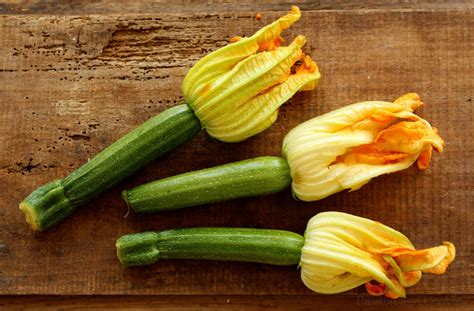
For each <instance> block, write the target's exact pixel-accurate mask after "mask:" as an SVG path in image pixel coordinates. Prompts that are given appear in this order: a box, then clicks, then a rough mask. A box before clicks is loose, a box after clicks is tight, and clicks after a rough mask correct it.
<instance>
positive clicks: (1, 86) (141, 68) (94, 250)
mask: <svg viewBox="0 0 474 311" xmlns="http://www.w3.org/2000/svg"><path fill="white" fill-rule="evenodd" d="M262 13H263V19H262V20H261V21H256V20H255V19H254V18H253V16H254V12H251V13H249V12H237V13H228V12H223V13H181V14H151V15H146V14H126V15H89V16H46V15H45V16H3V17H1V18H0V27H1V31H0V55H1V61H2V64H1V70H0V103H1V109H2V114H1V115H0V146H2V148H1V150H0V184H1V185H3V191H2V192H3V193H2V194H1V195H0V206H2V208H1V209H0V240H1V244H2V247H1V248H0V255H1V256H0V293H2V294H71V295H87V294H105V295H109V294H117V295H119V294H129V295H150V294H159V295H172V294H173V295H215V294H220V295H248V294H253V295H312V293H311V292H310V291H308V290H307V289H306V288H305V287H304V286H303V285H302V283H301V282H300V280H299V274H298V271H297V269H296V268H295V267H271V266H264V265H257V264H245V263H217V262H200V261H163V262H161V263H159V264H156V265H154V266H150V267H145V268H133V269H123V268H122V267H121V266H120V264H119V263H118V261H117V259H116V256H115V247H114V242H115V239H116V238H117V237H118V236H120V235H122V234H125V233H131V232H137V231H143V230H161V229H166V228H174V227H189V226H245V227H259V228H280V229H287V230H293V231H295V232H300V233H302V232H303V230H304V228H305V225H306V221H307V220H308V219H309V218H310V217H311V216H312V215H314V214H316V213H317V212H320V211H327V210H339V211H344V212H348V213H352V214H356V215H360V216H364V217H368V218H372V219H374V220H378V221H381V222H383V223H385V224H387V225H390V226H392V227H394V228H396V229H398V230H400V231H402V232H404V233H405V234H406V235H407V236H409V237H410V238H411V240H412V241H413V242H414V244H415V245H416V246H418V247H420V248H422V247H429V246H433V245H437V244H439V243H440V242H442V241H444V240H449V241H452V242H454V243H455V244H456V246H457V250H458V255H457V259H456V261H455V263H454V264H453V265H452V266H451V267H450V269H449V270H448V272H447V273H446V274H445V275H443V276H429V275H426V276H424V277H423V279H422V281H421V282H420V283H419V284H418V285H417V286H415V287H413V288H411V289H409V290H408V294H409V295H410V294H411V295H435V294H458V295H460V294H467V295H472V294H474V288H473V284H472V279H473V277H474V272H473V265H472V262H473V260H472V250H473V240H472V233H473V229H472V228H473V226H472V221H471V219H472V216H473V212H472V210H471V206H470V205H471V203H472V199H473V187H472V184H473V177H472V176H473V168H474V166H473V164H472V163H473V162H472V160H473V143H472V133H473V108H472V98H473V96H474V94H473V89H474V88H473V85H474V84H473V77H472V71H473V64H474V53H473V34H472V29H473V27H474V13H473V12H472V11H470V10H457V9H451V10H447V11H439V10H433V11H431V10H421V11H416V12H411V11H409V10H403V9H401V10H390V11H380V10H376V11H367V10H363V11H344V10H340V11H307V12H304V13H303V17H302V19H301V20H300V21H299V22H298V23H297V24H296V25H295V26H294V27H292V29H291V30H290V31H288V32H286V33H285V37H286V38H287V39H288V40H287V41H289V40H291V38H292V37H294V36H295V35H296V34H305V35H306V36H307V37H308V44H307V46H306V48H305V51H306V52H307V53H308V54H310V55H311V56H312V57H313V58H314V59H315V60H316V61H317V63H318V64H319V66H320V68H321V72H322V79H321V83H320V86H319V88H318V90H317V91H316V92H314V93H302V94H299V95H297V96H295V97H294V98H293V99H292V100H291V101H290V102H289V103H288V104H287V105H286V106H284V107H283V108H282V109H281V113H280V117H279V120H278V122H277V123H276V124H275V125H274V126H273V127H272V128H271V129H270V130H268V131H266V132H264V133H263V134H261V135H259V136H257V137H255V138H252V139H250V140H248V141H246V142H243V143H239V144H233V145H228V144H220V143H216V142H214V141H212V140H211V139H209V138H208V137H207V136H206V134H205V133H204V132H202V133H201V134H200V135H198V136H197V137H196V138H194V139H193V140H192V141H191V142H189V143H187V144H186V145H185V146H183V147H181V148H179V149H177V150H176V151H174V152H173V153H172V154H170V155H169V156H167V157H165V158H163V159H161V160H160V161H156V162H155V163H153V164H152V165H150V166H148V167H147V168H146V169H144V170H142V171H141V172H139V173H138V174H136V175H135V176H133V177H131V178H129V179H128V180H127V181H126V182H124V183H122V184H121V185H120V186H119V187H117V188H115V189H113V190H111V191H108V192H107V193H106V194H105V195H104V196H102V197H101V198H99V199H97V200H95V201H94V202H92V203H91V204H88V205H87V206H85V207H83V208H82V209H80V210H79V211H78V212H76V213H75V214H74V215H73V216H71V217H69V218H68V219H67V220H66V221H65V222H64V223H62V224H61V225H59V226H57V227H55V228H54V229H52V230H49V231H47V232H44V233H39V234H37V233H33V232H32V231H31V230H30V229H29V228H28V227H27V225H26V224H25V222H24V219H23V215H22V214H21V213H20V212H19V211H18V203H19V202H20V201H21V200H22V199H23V198H24V197H25V196H26V195H28V194H29V193H30V192H31V191H32V190H33V189H35V188H36V187H37V186H39V185H41V184H43V183H45V182H48V181H50V180H52V179H54V178H60V177H63V176H65V175H66V174H67V173H69V172H71V171H72V170H74V169H75V168H77V167H79V166H80V165H81V163H84V161H87V159H88V158H90V157H92V156H93V155H94V154H96V153H97V152H98V151H100V150H102V149H103V148H104V147H105V146H107V145H108V144H109V143H111V142H112V141H114V140H115V139H117V138H118V137H120V136H121V135H123V134H124V133H126V132H127V131H129V130H130V129H132V128H134V127H135V126H137V125H138V124H140V123H141V122H143V121H144V120H145V119H147V118H149V117H150V116H152V115H154V114H156V113H159V112H160V111H163V110H164V109H166V108H168V107H171V106H173V105H175V104H177V103H179V102H180V101H181V100H182V96H181V92H180V83H181V81H182V78H183V77H184V75H185V73H186V72H187V70H188V69H189V68H190V67H191V66H192V65H193V64H194V63H195V62H196V61H197V60H198V59H199V58H200V57H202V56H203V55H205V54H206V53H208V52H210V51H212V50H214V49H215V48H217V47H220V46H223V45H225V44H226V42H227V40H228V39H229V38H230V37H232V36H234V35H250V34H252V33H253V32H254V31H255V30H256V29H258V28H260V27H261V26H263V25H265V24H266V23H268V22H270V21H272V20H274V19H276V18H277V17H278V16H280V15H281V14H283V13H282V12H262ZM411 91H416V92H418V93H420V94H421V96H422V99H423V100H424V101H425V102H426V103H427V105H426V106H425V107H424V108H423V109H422V110H421V111H420V114H421V115H423V116H424V117H425V118H426V119H428V120H430V121H431V122H432V124H433V125H434V126H436V127H437V128H438V129H439V131H440V133H441V135H442V137H443V138H444V139H445V140H446V142H447V145H446V151H445V152H444V153H443V154H441V155H435V157H434V159H433V162H432V165H431V166H430V168H429V169H428V170H427V171H424V172H419V171H417V169H416V168H410V169H408V170H406V171H404V172H401V173H398V174H393V175H389V176H383V177H379V178H377V179H375V180H374V181H372V182H371V183H370V184H368V185H367V186H365V187H364V188H362V189H361V190H359V191H357V192H354V193H341V194H337V195H334V196H332V197H331V198H328V199H325V200H322V201H319V202H314V203H301V202H296V201H294V200H293V199H292V198H291V195H290V192H289V190H288V191H284V192H282V193H279V194H276V195H272V196H267V197H262V198H253V199H245V200H236V201H231V202H225V203H219V204H213V205H211V206H205V207H200V208H195V209H188V210H181V211H175V212H168V213H163V214H157V215H151V216H145V217H143V216H137V215H134V214H131V215H130V216H129V217H127V218H124V217H123V216H124V215H125V213H126V206H125V204H124V203H123V202H122V201H121V199H120V195H119V193H120V191H121V190H122V189H124V188H128V187H131V186H134V185H137V184H140V183H143V182H147V181H151V180H154V179H156V178H162V177H165V176H170V175H174V174H178V173H181V172H185V171H189V170H195V169H199V168H204V167H209V166H213V165H218V164H222V163H227V162H230V161H236V160H240V159H245V158H249V157H253V156H258V155H267V154H269V155H278V154H279V152H280V148H281V141H282V139H283V137H284V135H285V133H286V132H287V131H288V130H289V129H291V128H292V127H293V126H295V125H296V124H298V123H300V122H302V121H305V120H307V119H309V118H310V117H313V116H316V115H318V114H321V113H324V112H327V111H330V110H332V109H334V108H337V107H340V106H342V105H345V104H349V103H352V102H356V101H361V100H368V99H381V100H392V99H394V98H396V97H397V96H399V95H402V94H404V93H406V92H411ZM359 294H360V295H363V296H362V297H366V296H367V295H366V294H365V293H364V290H363V289H362V288H359V289H356V290H353V291H351V292H350V293H349V294H348V295H349V296H351V295H359ZM345 296H347V295H345ZM341 297H342V296H341Z"/></svg>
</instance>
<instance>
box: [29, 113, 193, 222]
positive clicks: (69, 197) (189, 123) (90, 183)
mask: <svg viewBox="0 0 474 311" xmlns="http://www.w3.org/2000/svg"><path fill="white" fill-rule="evenodd" d="M200 129H201V124H200V121H199V119H198V118H197V117H196V116H195V115H194V113H193V111H192V110H191V109H190V108H189V107H188V106H187V105H185V104H183V105H178V106H175V107H173V108H170V109H168V110H166V111H164V112H162V113H160V114H158V115H157V116H155V117H153V118H151V119H149V120H148V121H146V122H145V123H143V124H142V125H140V126H139V127H137V128H136V129H134V130H133V131H131V132H130V133H128V134H126V135H125V136H123V137H122V138H120V139H119V140H117V141H116V142H115V143H113V144H112V145H110V146H109V147H107V148H106V149H104V150H103V151H102V152H100V153H99V154H98V155H97V156H95V157H94V158H93V159H92V160H90V161H89V162H87V163H86V164H84V165H83V166H81V167H80V168H79V169H77V170H76V171H75V172H73V173H71V174H70V175H69V176H67V177H66V178H64V179H61V180H55V181H53V182H51V183H48V184H46V185H44V186H42V187H40V188H38V189H36V190H35V191H33V193H31V194H30V195H29V196H28V197H27V198H26V199H25V200H24V201H23V202H21V203H20V209H21V210H22V211H23V212H24V213H25V215H26V220H27V222H28V223H29V224H30V225H31V227H32V228H33V229H35V230H44V229H46V228H49V227H51V226H53V225H55V224H57V223H58V222H60V221H61V220H63V219H64V218H65V217H67V216H68V215H69V214H71V213H72V212H73V211H74V210H75V209H76V208H77V207H78V206H81V205H83V204H85V203H87V202H89V201H90V200H91V199H93V198H95V197H96V196H98V195H99V194H100V193H101V192H103V191H104V190H106V189H109V188H111V187H112V186H114V185H116V184H117V183H119V182H120V181H121V180H122V179H124V178H125V177H127V176H129V175H131V174H132V173H134V172H136V171H137V170H139V169H140V168H142V167H143V166H145V165H146V164H148V163H149V162H151V161H153V160H154V159H156V158H158V157H160V156H162V155H163V154H165V153H167V152H169V151H171V150H173V149H175V148H176V147H177V146H179V145H181V144H182V143H184V142H185V141H187V140H189V139H190V138H192V137H193V136H194V135H195V134H196V133H197V132H199V130H200Z"/></svg>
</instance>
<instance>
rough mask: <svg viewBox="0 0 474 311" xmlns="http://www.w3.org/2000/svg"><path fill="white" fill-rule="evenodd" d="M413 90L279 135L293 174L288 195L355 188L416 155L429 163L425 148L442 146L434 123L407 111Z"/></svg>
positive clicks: (413, 103)
mask: <svg viewBox="0 0 474 311" xmlns="http://www.w3.org/2000/svg"><path fill="white" fill-rule="evenodd" d="M420 105H421V101H420V99H419V96H418V95H417V94H414V93H410V94H407V95H405V96H402V97H401V98H399V99H397V100H396V101H394V102H393V103H388V102H362V103H357V104H353V105H350V106H347V107H344V108H340V109H338V110H335V111H332V112H329V113H327V114H324V115H322V116H319V117H316V118H314V119H311V120H309V121H306V122H304V123H302V124H300V125H299V126H297V127H296V128H294V129H293V130H291V131H290V132H289V133H288V135H287V136H286V137H285V140H284V143H283V155H284V156H285V157H286V159H287V160H288V163H289V166H290V168H291V174H292V178H293V183H292V189H293V193H294V195H295V196H296V197H297V198H298V199H300V200H303V201H313V200H319V199H322V198H325V197H327V196H329V195H331V194H334V193H336V192H339V191H342V190H344V189H350V190H357V189H359V188H360V187H362V186H363V185H364V184H366V183H367V182H369V181H370V179H371V178H374V177H376V176H379V175H382V174H388V173H392V172H396V171H400V170H403V169H406V168H408V167H410V166H411V165H412V164H413V163H415V161H417V160H418V166H419V167H420V168H426V167H427V166H428V164H429V160H430V156H431V149H432V148H435V150H437V151H442V149H443V144H444V142H443V140H442V139H441V137H439V135H438V134H437V131H436V129H433V128H432V127H431V125H430V124H429V123H428V122H427V121H425V120H423V119H422V118H420V117H419V116H417V115H415V114H414V113H413V110H414V109H416V108H417V107H419V106H420Z"/></svg>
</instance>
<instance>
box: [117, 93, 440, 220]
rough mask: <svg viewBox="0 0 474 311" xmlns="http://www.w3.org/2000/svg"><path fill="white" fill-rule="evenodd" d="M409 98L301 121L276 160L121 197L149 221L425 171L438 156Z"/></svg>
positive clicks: (202, 173) (318, 195) (316, 194)
mask: <svg viewBox="0 0 474 311" xmlns="http://www.w3.org/2000/svg"><path fill="white" fill-rule="evenodd" d="M420 105H421V101H420V98H419V97H418V95H416V94H407V95H405V96H402V97H401V98H399V99H397V100H396V101H395V102H393V103H390V102H382V101H371V102H362V103H358V104H353V105H350V106H347V107H344V108H340V109H338V110H335V111H332V112H329V113H326V114H324V115H322V116H319V117H316V118H314V119H311V120H309V121H306V122H304V123H302V124H300V125H299V126H297V127H296V128H294V129H293V130H292V131H290V132H289V133H288V135H287V136H286V137H285V140H284V143H283V157H274V156H263V157H257V158H253V159H247V160H243V161H239V162H234V163H228V164H224V165H220V166H215V167H210V168H206V169H202V170H199V171H194V172H188V173H184V174H180V175H176V176H171V177H168V178H164V179H160V180H156V181H153V182H150V183H147V184H143V185H140V186H137V187H135V188H133V189H129V190H125V191H123V193H122V197H123V198H124V200H125V201H126V202H127V204H128V206H130V207H131V208H132V209H133V210H134V211H135V212H137V213H151V212H158V211H165V210H172V209H178V208H185V207H191V206H196V205H202V204H207V203H213V202H220V201H224V200H230V199H236V198H244V197H253V196H259V195H268V194H272V193H276V192H279V191H282V190H283V189H285V188H287V187H288V186H290V185H291V186H292V188H293V193H294V196H295V197H297V198H299V199H301V200H303V201H313V200H319V199H322V198H325V197H327V196H329V195H331V194H334V193H336V192H339V191H341V190H344V189H352V190H356V189H358V188H360V187H361V186H362V185H364V184H365V183H367V182H368V181H369V180H370V179H371V178H372V177H375V176H379V175H382V174H387V173H392V172H396V171H399V170H402V169H405V168H408V167H409V166H410V165H412V164H413V163H414V162H417V163H418V167H419V168H421V169H424V168H427V167H428V165H429V162H430V158H431V152H432V149H433V148H434V149H435V150H437V151H439V152H441V151H442V149H443V143H444V142H443V140H442V139H441V137H439V136H438V134H437V132H436V129H434V128H432V127H431V125H430V124H429V123H428V122H427V121H426V120H424V119H422V118H421V117H419V116H417V115H416V114H414V113H413V111H414V110H415V109H416V108H417V107H419V106H420Z"/></svg>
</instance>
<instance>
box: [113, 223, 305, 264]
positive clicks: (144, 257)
mask: <svg viewBox="0 0 474 311" xmlns="http://www.w3.org/2000/svg"><path fill="white" fill-rule="evenodd" d="M303 244H304V239H303V237H302V236H301V235H299V234H296V233H293V232H289V231H283V230H271V229H248V228H184V229H174V230H167V231H161V232H143V233H136V234H129V235H124V236H122V237H120V238H119V239H118V240H117V242H116V244H115V245H116V247H117V256H118V258H119V260H120V262H121V263H122V264H123V265H124V266H144V265H150V264H153V263H155V262H157V261H158V260H159V259H176V258H177V259H180V258H181V259H206V260H226V261H229V260H230V261H245V262H258V263H266V264H272V265H280V266H284V265H298V264H299V262H300V257H301V248H302V247H303Z"/></svg>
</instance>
